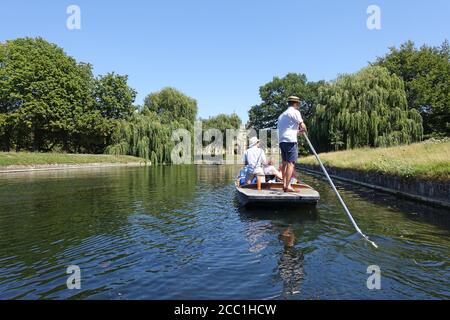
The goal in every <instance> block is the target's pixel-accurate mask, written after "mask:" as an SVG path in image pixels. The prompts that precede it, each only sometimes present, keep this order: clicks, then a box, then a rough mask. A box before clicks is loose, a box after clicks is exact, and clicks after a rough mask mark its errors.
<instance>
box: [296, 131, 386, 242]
mask: <svg viewBox="0 0 450 320" xmlns="http://www.w3.org/2000/svg"><path fill="white" fill-rule="evenodd" d="M303 135H304V137H305V139H306V141H307V142H308V145H309V147H310V148H311V151H312V152H313V153H314V155H315V156H316V159H317V161H318V162H319V165H320V167H321V168H322V171H323V173H324V174H325V176H326V177H327V179H328V182H329V183H330V185H331V187H332V188H333V190H334V192H335V193H336V196H337V197H338V199H339V202H340V203H341V205H342V207H344V210H345V213H347V216H348V217H349V219H350V221H351V222H352V224H353V227H355V229H356V231H357V232H358V233H359V234H360V235H361V236H362V237H363V238H364V239H365V240H367V241H368V242H369V243H370V244H371V245H373V246H374V247H375V248H377V249H378V246H377V244H376V243H375V242H373V241H371V240H370V239H369V237H368V236H366V235H365V234H364V233H363V232H362V231H361V229H360V228H359V227H358V225H357V224H356V222H355V219H353V217H352V214H351V213H350V210H348V208H347V206H346V205H345V202H344V200H343V199H342V197H341V195H340V194H339V192H338V191H337V189H336V186H335V185H334V183H333V180H331V178H330V175H329V174H328V172H327V169H325V166H324V165H323V163H322V161H321V160H320V158H319V155H318V154H317V152H316V150H315V149H314V146H313V145H312V143H311V141H310V140H309V138H308V135H307V134H306V132H304V133H303Z"/></svg>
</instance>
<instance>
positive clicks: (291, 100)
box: [288, 96, 300, 102]
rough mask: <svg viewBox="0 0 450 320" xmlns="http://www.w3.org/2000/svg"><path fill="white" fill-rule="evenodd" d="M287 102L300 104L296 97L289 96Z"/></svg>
mask: <svg viewBox="0 0 450 320" xmlns="http://www.w3.org/2000/svg"><path fill="white" fill-rule="evenodd" d="M288 102H300V98H299V97H296V96H290V97H289V98H288Z"/></svg>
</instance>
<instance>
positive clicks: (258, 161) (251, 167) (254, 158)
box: [244, 137, 267, 184]
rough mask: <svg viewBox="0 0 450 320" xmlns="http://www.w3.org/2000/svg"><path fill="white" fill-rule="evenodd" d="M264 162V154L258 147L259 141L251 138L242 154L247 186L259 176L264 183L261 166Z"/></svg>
mask: <svg viewBox="0 0 450 320" xmlns="http://www.w3.org/2000/svg"><path fill="white" fill-rule="evenodd" d="M266 162H267V160H266V154H265V152H264V150H263V149H261V148H260V147H259V139H258V138H257V137H251V138H250V141H249V147H248V149H247V150H246V151H245V154H244V163H245V165H246V167H247V176H246V178H245V180H246V181H247V184H251V183H252V180H253V178H254V177H255V176H261V177H262V180H263V181H262V182H265V179H264V169H263V165H265V164H266Z"/></svg>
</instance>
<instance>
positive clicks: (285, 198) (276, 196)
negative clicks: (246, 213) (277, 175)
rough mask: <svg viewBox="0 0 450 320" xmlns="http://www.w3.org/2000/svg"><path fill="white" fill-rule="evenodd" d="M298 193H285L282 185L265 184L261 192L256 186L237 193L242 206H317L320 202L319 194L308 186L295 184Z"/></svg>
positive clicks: (245, 187) (244, 187) (250, 186)
mask: <svg viewBox="0 0 450 320" xmlns="http://www.w3.org/2000/svg"><path fill="white" fill-rule="evenodd" d="M292 187H293V188H294V189H295V190H298V192H284V191H283V184H282V183H263V184H261V190H258V189H257V186H256V184H250V185H245V186H239V185H238V182H237V181H236V191H237V194H238V198H239V201H240V202H241V204H242V205H244V206H247V205H278V206H280V205H282V206H284V205H293V206H300V205H316V204H317V202H318V201H319V200H320V195H319V193H318V192H317V191H316V190H314V189H313V188H312V187H311V186H309V185H307V184H294V185H292Z"/></svg>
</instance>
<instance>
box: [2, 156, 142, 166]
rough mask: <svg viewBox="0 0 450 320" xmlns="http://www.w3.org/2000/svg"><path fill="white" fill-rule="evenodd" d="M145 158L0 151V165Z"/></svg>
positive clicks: (112, 161)
mask: <svg viewBox="0 0 450 320" xmlns="http://www.w3.org/2000/svg"><path fill="white" fill-rule="evenodd" d="M143 161H144V160H143V159H141V158H137V157H132V156H112V155H91V154H64V153H29V152H0V167H7V166H32V165H56V164H64V165H81V164H89V163H121V164H125V163H132V162H143Z"/></svg>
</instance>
